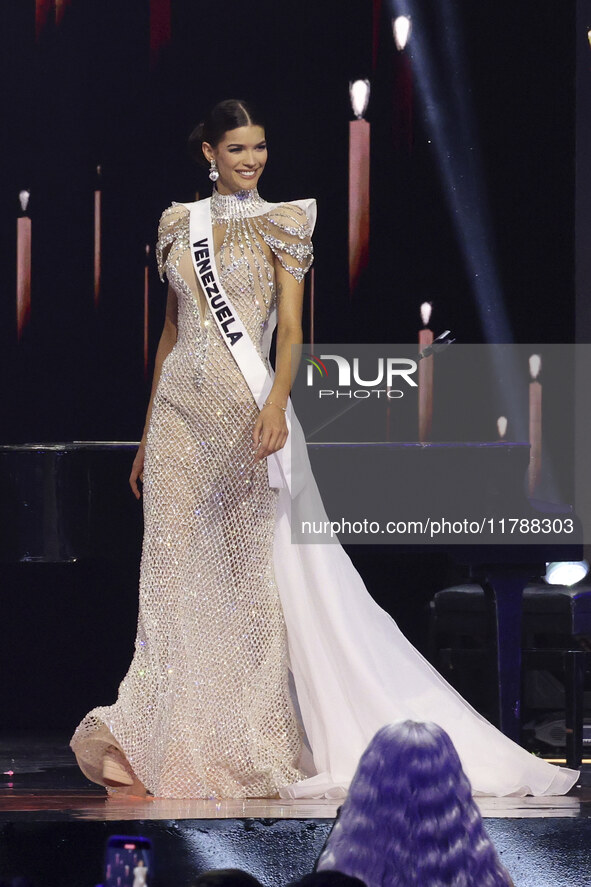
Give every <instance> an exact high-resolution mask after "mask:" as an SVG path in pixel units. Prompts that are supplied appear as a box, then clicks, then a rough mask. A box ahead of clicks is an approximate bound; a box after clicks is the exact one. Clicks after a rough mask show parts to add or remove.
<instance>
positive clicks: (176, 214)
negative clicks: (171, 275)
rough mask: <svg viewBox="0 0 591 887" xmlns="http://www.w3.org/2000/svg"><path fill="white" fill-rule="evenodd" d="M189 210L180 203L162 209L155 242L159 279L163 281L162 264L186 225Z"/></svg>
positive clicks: (163, 264)
mask: <svg viewBox="0 0 591 887" xmlns="http://www.w3.org/2000/svg"><path fill="white" fill-rule="evenodd" d="M188 215H189V210H188V209H187V207H186V206H183V204H182V203H173V204H172V205H171V206H169V207H168V208H167V209H165V210H164V212H163V213H162V215H161V216H160V222H159V223H158V240H157V242H156V261H157V263H158V274H159V276H160V280H162V281H164V270H165V269H164V266H165V264H166V259H167V256H168V253H169V251H170V248H171V246H172V244H173V242H174V241H175V240H176V238H177V237H179V236H180V235H181V234H182V233H183V232H184V229H185V227H186V223H187V218H188Z"/></svg>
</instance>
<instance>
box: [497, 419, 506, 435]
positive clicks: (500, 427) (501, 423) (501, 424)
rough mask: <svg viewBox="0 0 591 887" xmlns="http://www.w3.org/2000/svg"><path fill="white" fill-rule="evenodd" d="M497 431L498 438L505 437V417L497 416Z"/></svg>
mask: <svg viewBox="0 0 591 887" xmlns="http://www.w3.org/2000/svg"><path fill="white" fill-rule="evenodd" d="M497 431H498V432H499V437H500V438H503V437H505V435H506V433H507V417H506V416H499V418H498V419H497Z"/></svg>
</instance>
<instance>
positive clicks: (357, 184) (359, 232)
mask: <svg viewBox="0 0 591 887" xmlns="http://www.w3.org/2000/svg"><path fill="white" fill-rule="evenodd" d="M369 91H370V86H369V81H368V80H356V81H355V82H354V83H351V84H350V85H349V93H350V97H351V105H352V107H353V113H354V114H355V116H356V118H357V119H356V120H352V121H351V122H350V123H349V293H350V295H353V293H354V292H355V289H356V287H357V284H358V282H359V278H360V276H361V274H362V272H363V270H364V268H366V267H367V263H368V261H369V145H370V125H369V123H368V122H367V120H364V119H363V115H364V114H365V110H366V108H367V103H368V101H369Z"/></svg>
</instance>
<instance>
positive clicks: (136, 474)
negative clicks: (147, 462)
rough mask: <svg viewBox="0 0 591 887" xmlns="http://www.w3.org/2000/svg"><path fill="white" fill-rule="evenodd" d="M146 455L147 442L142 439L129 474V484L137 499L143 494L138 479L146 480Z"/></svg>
mask: <svg viewBox="0 0 591 887" xmlns="http://www.w3.org/2000/svg"><path fill="white" fill-rule="evenodd" d="M145 455H146V444H145V443H144V441H142V442H141V443H140V445H139V447H138V450H137V453H136V454H135V459H134V460H133V465H132V466H131V474H130V475H129V486H130V487H131V492H132V493H133V495H134V496H135V498H136V499H139V498H140V496H141V495H142V494H141V492H140V490H139V487H138V485H137V482H138V479H139V480H140V481H141V482H142V483H143V482H144V458H145Z"/></svg>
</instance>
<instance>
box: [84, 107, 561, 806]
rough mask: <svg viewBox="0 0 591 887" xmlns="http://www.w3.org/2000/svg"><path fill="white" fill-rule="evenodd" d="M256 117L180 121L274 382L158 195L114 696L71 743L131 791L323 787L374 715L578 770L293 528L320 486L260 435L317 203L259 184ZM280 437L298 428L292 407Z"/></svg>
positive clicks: (224, 264) (524, 784) (339, 783)
mask: <svg viewBox="0 0 591 887" xmlns="http://www.w3.org/2000/svg"><path fill="white" fill-rule="evenodd" d="M264 138H265V133H264V130H263V128H262V126H261V125H260V121H259V120H258V119H257V118H255V117H254V116H253V114H252V111H250V110H249V108H248V107H247V106H245V105H244V103H240V102H235V101H231V102H226V103H222V104H221V105H218V106H216V108H215V109H214V110H213V112H212V113H211V115H210V117H209V118H208V120H207V121H206V125H205V128H204V130H203V131H199V132H196V134H195V140H196V142H197V145H198V147H199V149H201V147H202V148H203V153H204V154H205V156H206V157H207V160H208V161H210V162H212V165H214V166H215V164H217V168H218V171H219V180H218V182H217V185H216V187H215V188H214V191H213V195H212V198H211V217H212V229H213V243H214V252H215V262H216V266H217V268H218V271H219V276H220V280H221V284H222V286H223V288H224V289H225V291H226V293H227V295H228V296H229V298H230V300H231V303H232V304H233V306H234V308H235V309H236V311H237V312H238V314H239V316H240V318H241V320H242V322H243V323H244V325H245V327H246V330H247V332H248V334H249V335H250V338H251V339H252V341H253V343H254V344H255V347H256V349H257V351H258V354H259V356H260V358H261V359H262V360H263V361H264V362H265V363H266V364H267V365H268V342H269V335H268V333H269V331H270V327H271V326H272V322H273V316H274V311H275V309H277V316H278V327H277V360H276V364H277V365H276V374H275V377H274V382H273V387H272V388H271V391H270V393H269V395H268V396H267V402H266V405H265V406H264V407H263V408H262V409H261V410H259V408H258V407H257V405H256V403H255V401H254V399H253V396H252V394H251V392H250V389H249V387H248V385H247V383H246V380H245V378H244V376H243V375H242V373H241V371H240V370H239V368H238V365H237V363H236V361H235V360H234V358H233V356H232V354H231V353H230V350H229V348H228V346H227V345H226V343H225V342H224V340H223V338H222V335H221V333H220V331H219V329H218V327H217V325H216V324H215V322H214V321H213V320H212V315H211V313H210V311H209V308H208V306H207V305H206V302H205V298H204V294H203V291H202V290H201V288H200V285H199V283H198V281H197V277H196V274H195V269H194V266H193V264H192V258H191V252H190V241H189V210H188V209H187V207H186V206H184V205H182V204H173V205H172V206H171V207H169V208H168V209H167V210H166V211H165V212H164V214H163V216H162V218H161V221H160V226H159V232H158V248H157V254H158V261H159V266H160V270H161V273H162V272H164V273H166V276H167V277H168V281H169V290H168V302H167V311H166V321H165V325H164V331H163V334H162V338H161V341H160V345H159V348H158V353H157V358H156V369H155V375H154V384H153V389H152V397H151V400H150V406H149V409H148V416H147V419H146V432H145V435H144V438H143V440H142V444H141V446H140V449H139V450H138V455H137V457H136V460H135V462H134V467H133V470H132V475H131V478H130V481H131V484H132V488H133V489H134V492H136V494H137V495H138V496H139V492H138V491H137V485H136V482H137V478H138V476H141V473H142V471H143V483H144V486H143V489H144V524H145V534H144V544H143V552H142V564H141V576H140V602H139V617H138V632H137V638H136V645H135V653H134V657H133V661H132V663H131V666H130V669H129V671H128V673H127V675H126V676H125V678H124V679H123V681H122V683H121V686H120V688H119V695H118V698H117V701H116V702H115V704H113V705H110V706H101V707H98V708H95V709H93V710H92V711H91V712H90V713H89V714H88V715H87V716H86V717H85V718H84V719H83V721H82V722H81V724H80V725H79V726H78V728H77V730H76V732H75V734H74V736H73V738H72V742H71V745H72V748H73V750H74V752H75V754H76V756H77V759H78V762H79V765H80V767H81V768H82V770H83V771H84V773H85V774H86V775H87V776H88V777H89V778H90V779H92V780H93V781H95V782H98V783H101V784H103V785H106V786H107V787H109V786H111V788H110V790H111V791H112V790H116V791H123V792H127V793H130V794H138V793H142V792H145V791H146V790H147V791H149V792H151V793H152V794H154V795H159V796H166V797H171V798H211V797H216V798H245V797H271V796H276V795H277V794H278V793H280V794H281V795H282V796H283V797H322V796H328V797H331V796H332V797H341V796H343V794H344V793H345V792H346V788H347V786H348V784H349V782H350V780H351V778H352V775H353V773H354V771H355V768H356V765H357V761H358V759H359V756H360V754H361V753H362V751H363V749H364V748H365V746H366V744H367V743H368V741H369V740H370V739H371V737H372V736H373V734H374V733H375V732H376V730H377V729H378V728H380V727H381V726H383V725H384V724H385V723H387V722H392V721H396V720H399V719H407V718H411V719H414V720H425V719H428V720H432V721H435V722H436V723H438V724H440V726H442V727H443V728H444V729H445V730H446V731H447V732H448V733H449V734H450V735H451V737H452V739H453V741H454V744H455V745H456V748H457V749H458V753H459V755H460V758H461V760H462V765H463V767H464V769H465V771H466V772H467V775H468V776H469V778H470V779H471V781H472V785H473V787H474V789H475V790H476V791H478V792H481V793H487V794H493V795H508V794H527V793H532V794H559V793H563V792H565V791H567V790H568V789H569V788H570V787H571V785H572V784H573V783H574V781H575V779H576V775H577V774H576V773H574V772H573V771H569V770H563V769H559V768H557V767H553V766H551V765H549V764H547V763H545V762H544V761H541V760H539V759H536V758H534V757H532V756H531V755H529V754H528V753H527V752H525V751H524V750H523V749H521V748H520V747H519V746H517V745H516V744H515V743H513V742H511V741H510V740H508V739H507V738H506V737H504V736H503V735H502V734H501V733H499V731H498V730H496V729H495V728H494V727H492V725H490V724H489V723H488V722H487V721H486V720H485V719H484V718H482V717H481V716H480V715H479V714H478V713H477V712H475V711H474V710H473V709H472V708H471V707H470V706H469V705H468V704H467V703H466V702H465V701H464V700H463V699H462V698H461V697H460V696H459V695H458V694H457V693H456V692H455V690H453V689H452V688H451V687H450V686H449V685H448V684H447V683H446V682H445V681H444V680H443V678H442V677H441V676H440V675H439V674H438V673H437V672H436V671H435V670H434V669H433V668H432V667H431V666H430V665H429V663H427V662H426V660H424V659H423V657H422V656H421V655H420V654H419V653H418V652H417V651H416V650H415V649H414V648H413V647H412V646H411V645H410V644H409V643H408V641H407V640H406V639H405V638H404V636H403V635H402V634H401V633H400V631H399V630H398V628H397V626H396V625H395V623H394V622H393V620H392V619H391V617H390V616H389V615H388V614H386V613H385V612H384V611H383V610H381V609H380V608H379V607H378V606H377V605H376V604H375V603H374V601H373V600H372V599H371V597H370V596H369V594H368V592H367V590H366V589H365V587H364V585H363V582H362V580H361V578H360V576H359V574H358V573H357V572H356V571H355V569H354V567H353V565H352V564H351V561H350V560H349V558H348V557H347V555H346V554H345V552H344V551H343V549H342V548H341V547H340V546H339V545H308V546H305V545H296V544H292V542H291V525H290V521H291V519H292V514H296V513H297V509H298V508H299V507H300V506H301V507H302V508H303V509H304V511H306V509H312V511H310V510H308V511H307V513H308V514H309V513H314V514H318V513H319V508H320V509H321V504H320V502H319V496H318V491H317V488H316V485H315V483H314V479H313V477H312V475H311V472H310V471H309V470H308V471H307V474H306V482H305V484H304V485H303V488H302V489H300V491H299V492H298V493H297V496H294V498H293V499H291V500H290V495H289V492H288V491H287V490H286V489H281V490H277V489H275V488H273V487H271V486H270V484H269V477H268V473H267V468H266V462H267V459H266V458H265V457H266V456H268V455H269V454H271V453H274V452H278V451H279V450H281V448H282V447H283V445H284V443H285V441H286V438H287V428H286V422H285V412H284V408H285V407H286V404H287V398H288V393H289V388H290V381H291V379H290V377H291V366H290V364H291V346H292V345H293V344H297V343H298V342H301V336H302V332H301V307H302V295H303V278H304V275H305V273H306V271H307V269H308V268H309V266H310V264H311V261H312V246H311V241H310V235H311V228H312V226H313V222H314V216H315V204H314V202H313V201H295V202H291V203H284V204H269V203H266V202H265V201H264V200H262V198H261V197H260V196H259V194H258V191H257V187H256V186H257V182H258V179H259V178H260V175H261V173H262V170H263V168H264V165H265V162H266V153H267V152H266V143H265V141H264ZM291 439H292V440H291V445H292V447H293V446H294V445H297V442H298V440H299V441H300V445H301V430H300V429H299V426H298V425H297V420H295V417H292V432H291ZM300 449H301V446H300ZM303 451H304V453H305V446H304V447H303ZM303 458H304V460H305V458H306V457H305V455H304V457H303ZM288 669H289V670H290V671H291V674H292V676H293V684H294V688H295V694H292V693H291V692H290V685H289V682H288ZM296 694H297V703H298V708H299V710H300V712H299V714H300V716H299V717H296V714H295V711H294V704H293V701H292V695H296ZM302 724H303V728H305V734H306V739H307V743H309V746H310V748H311V751H312V755H310V754H309V753H308V754H306V749H307V743H304V742H303V732H304V730H303V728H302ZM113 787H115V788H113Z"/></svg>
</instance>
